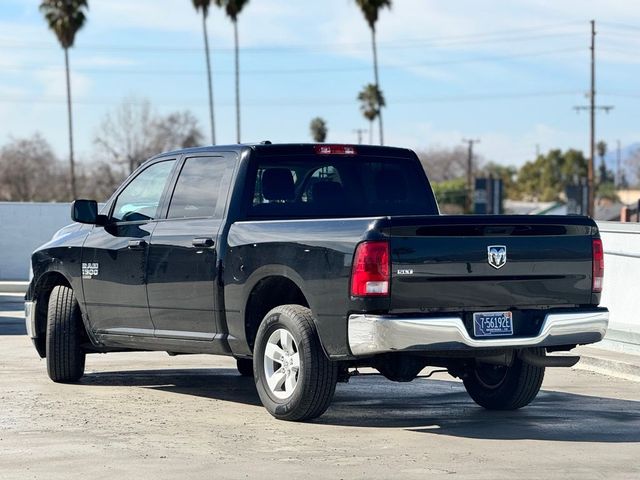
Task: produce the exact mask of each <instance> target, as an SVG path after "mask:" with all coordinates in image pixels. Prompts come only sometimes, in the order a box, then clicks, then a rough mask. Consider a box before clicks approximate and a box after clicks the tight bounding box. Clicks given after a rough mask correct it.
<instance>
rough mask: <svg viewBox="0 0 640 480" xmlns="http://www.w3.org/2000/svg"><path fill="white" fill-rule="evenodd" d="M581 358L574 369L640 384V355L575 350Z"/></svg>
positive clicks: (585, 349) (584, 349) (586, 348)
mask: <svg viewBox="0 0 640 480" xmlns="http://www.w3.org/2000/svg"><path fill="white" fill-rule="evenodd" d="M575 352H576V353H577V354H579V355H580V356H581V359H580V362H578V364H577V365H576V366H575V367H573V368H575V369H577V370H586V371H590V372H594V373H599V374H601V375H608V376H611V377H617V378H622V379H625V380H631V381H634V382H640V355H633V354H629V353H620V352H614V351H611V350H601V349H597V348H589V347H580V348H577V349H576V350H575Z"/></svg>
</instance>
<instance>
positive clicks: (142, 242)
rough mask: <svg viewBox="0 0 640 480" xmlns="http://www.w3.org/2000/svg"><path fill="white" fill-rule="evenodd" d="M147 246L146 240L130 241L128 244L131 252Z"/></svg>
mask: <svg viewBox="0 0 640 480" xmlns="http://www.w3.org/2000/svg"><path fill="white" fill-rule="evenodd" d="M146 246H147V242H146V241H145V240H129V242H128V243H127V248H129V249H130V250H139V249H141V248H144V247H146Z"/></svg>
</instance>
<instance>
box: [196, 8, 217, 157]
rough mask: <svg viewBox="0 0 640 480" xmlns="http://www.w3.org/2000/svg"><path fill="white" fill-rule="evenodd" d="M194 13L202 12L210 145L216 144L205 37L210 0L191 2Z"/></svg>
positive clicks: (211, 87)
mask: <svg viewBox="0 0 640 480" xmlns="http://www.w3.org/2000/svg"><path fill="white" fill-rule="evenodd" d="M191 2H192V3H193V6H194V8H195V9H196V11H200V10H202V32H203V34H204V53H205V57H206V60H207V81H208V85H209V120H210V123H211V143H212V144H213V145H215V144H216V124H215V121H214V118H213V82H212V81H211V60H210V58H209V36H208V35H207V16H208V15H209V7H210V6H211V0H191Z"/></svg>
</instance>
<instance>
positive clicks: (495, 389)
mask: <svg viewBox="0 0 640 480" xmlns="http://www.w3.org/2000/svg"><path fill="white" fill-rule="evenodd" d="M532 350H534V352H533V353H536V354H537V355H544V350H543V349H541V348H537V349H532ZM543 379H544V367H534V366H533V365H529V364H528V363H525V362H523V361H522V360H521V359H520V358H519V357H518V356H517V355H514V358H513V363H512V364H511V366H504V365H491V364H488V363H482V362H478V361H475V362H474V363H473V365H472V366H471V367H469V368H468V370H467V372H466V376H465V378H464V386H465V388H466V389H467V392H468V393H469V396H471V398H472V399H473V401H474V402H476V403H477V404H478V405H480V406H482V407H484V408H486V409H488V410H516V409H518V408H522V407H524V406H526V405H528V404H529V403H531V402H532V401H533V399H534V398H536V395H538V392H539V391H540V387H541V386H542V380H543Z"/></svg>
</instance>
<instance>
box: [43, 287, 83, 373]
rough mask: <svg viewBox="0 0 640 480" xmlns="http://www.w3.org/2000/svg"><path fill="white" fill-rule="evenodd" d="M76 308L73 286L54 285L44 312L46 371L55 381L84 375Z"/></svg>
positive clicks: (78, 317) (78, 310)
mask: <svg viewBox="0 0 640 480" xmlns="http://www.w3.org/2000/svg"><path fill="white" fill-rule="evenodd" d="M81 328H84V327H83V325H82V321H81V320H80V309H79V308H78V302H77V301H76V297H75V295H74V293H73V290H72V289H70V288H69V287H65V286H57V287H54V288H53V290H52V291H51V296H50V297H49V310H48V313H47V336H46V349H47V372H48V374H49V378H50V379H51V380H53V381H54V382H58V383H70V382H76V381H78V380H79V379H80V377H82V375H84V363H85V353H84V352H83V351H82V350H81V348H80V342H81V340H80V329H81Z"/></svg>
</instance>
